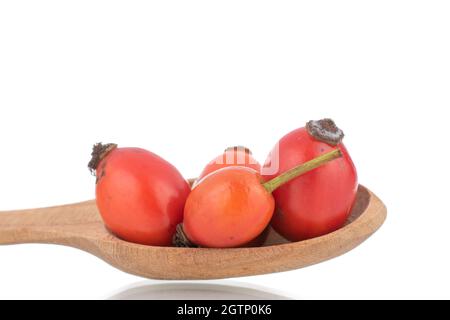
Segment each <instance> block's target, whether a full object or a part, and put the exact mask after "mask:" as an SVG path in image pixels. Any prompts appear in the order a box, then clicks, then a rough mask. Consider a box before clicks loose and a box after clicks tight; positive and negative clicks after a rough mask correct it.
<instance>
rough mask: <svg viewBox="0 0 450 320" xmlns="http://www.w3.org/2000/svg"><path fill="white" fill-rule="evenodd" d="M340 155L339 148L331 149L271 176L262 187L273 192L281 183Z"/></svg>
mask: <svg viewBox="0 0 450 320" xmlns="http://www.w3.org/2000/svg"><path fill="white" fill-rule="evenodd" d="M340 157H342V152H341V150H339V149H336V150H333V151H331V152H328V153H325V154H324V155H321V156H319V157H317V158H315V159H313V160H310V161H308V162H305V163H303V164H301V165H299V166H297V167H294V168H292V169H290V170H288V171H286V172H285V173H282V174H280V175H279V176H278V177H275V178H273V179H272V180H269V181H267V182H265V183H263V186H264V188H266V190H267V191H268V192H270V193H272V192H274V191H275V190H276V189H277V188H279V187H281V186H282V185H283V184H285V183H287V182H289V181H291V180H292V179H295V178H297V177H299V176H301V175H303V174H305V173H307V172H309V171H311V170H314V169H316V168H318V167H321V166H323V165H324V164H326V163H328V162H330V161H333V160H335V159H337V158H340Z"/></svg>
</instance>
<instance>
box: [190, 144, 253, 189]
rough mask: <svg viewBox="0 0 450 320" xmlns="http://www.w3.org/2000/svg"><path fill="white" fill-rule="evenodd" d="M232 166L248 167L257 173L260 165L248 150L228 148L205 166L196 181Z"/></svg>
mask: <svg viewBox="0 0 450 320" xmlns="http://www.w3.org/2000/svg"><path fill="white" fill-rule="evenodd" d="M233 166H241V167H248V168H252V169H253V170H256V171H257V172H260V171H261V165H260V164H259V163H258V161H256V159H255V158H254V157H253V156H252V154H251V152H250V151H248V149H244V148H238V147H236V148H229V149H227V150H225V152H224V153H223V154H221V155H219V156H217V157H216V158H214V159H213V160H211V161H210V162H209V163H208V164H207V165H206V167H205V168H204V169H203V171H202V173H201V174H200V175H199V176H198V178H197V181H200V180H201V179H202V178H204V177H206V176H207V175H208V174H210V173H212V172H214V171H217V170H219V169H222V168H227V167H233Z"/></svg>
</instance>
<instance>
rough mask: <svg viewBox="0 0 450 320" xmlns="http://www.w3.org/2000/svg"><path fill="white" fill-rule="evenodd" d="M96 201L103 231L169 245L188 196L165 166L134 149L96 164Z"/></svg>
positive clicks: (183, 184) (185, 187)
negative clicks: (105, 228) (107, 230)
mask: <svg viewBox="0 0 450 320" xmlns="http://www.w3.org/2000/svg"><path fill="white" fill-rule="evenodd" d="M96 175H97V179H98V181H97V186H96V202H97V206H98V209H99V211H100V214H101V216H102V218H103V221H104V222H105V225H106V227H107V228H108V229H109V230H110V231H111V232H112V233H114V234H115V235H117V236H118V237H119V238H121V239H123V240H126V241H129V242H134V243H139V244H145V245H152V246H170V245H171V242H172V236H173V234H174V233H175V228H176V225H177V224H178V223H180V222H181V221H182V220H183V208H184V203H185V200H186V198H187V196H188V194H189V192H190V188H189V185H188V183H187V182H186V180H185V179H184V178H183V177H182V176H181V174H180V173H179V172H178V170H177V169H176V168H175V167H174V166H172V165H171V164H170V163H168V162H167V161H165V160H164V159H162V158H161V157H159V156H157V155H156V154H154V153H152V152H150V151H147V150H144V149H139V148H119V149H115V150H113V151H111V152H110V153H109V154H108V155H107V156H106V157H105V158H104V159H103V160H101V161H100V163H99V165H98V167H97V171H96Z"/></svg>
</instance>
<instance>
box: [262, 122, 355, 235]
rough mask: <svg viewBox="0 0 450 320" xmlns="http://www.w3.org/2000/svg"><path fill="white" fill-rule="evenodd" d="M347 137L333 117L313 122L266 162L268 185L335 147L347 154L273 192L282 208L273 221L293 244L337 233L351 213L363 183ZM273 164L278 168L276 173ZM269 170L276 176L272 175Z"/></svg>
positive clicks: (286, 139) (290, 136) (285, 139)
mask: <svg viewBox="0 0 450 320" xmlns="http://www.w3.org/2000/svg"><path fill="white" fill-rule="evenodd" d="M343 137H344V134H343V132H342V130H340V129H339V128H338V127H337V126H336V125H335V123H334V122H333V121H332V120H331V119H323V120H319V121H310V122H308V124H307V125H306V127H304V128H300V129H297V130H294V131H292V132H290V133H288V134H287V135H286V136H284V137H283V138H282V139H281V140H280V141H279V142H278V144H277V145H276V146H275V148H274V149H273V151H272V152H271V154H270V155H269V157H268V158H267V160H266V163H265V164H264V168H263V170H262V175H263V177H264V180H265V181H268V180H270V179H272V178H273V177H275V176H277V175H279V174H280V173H283V172H285V171H287V170H289V169H290V168H293V167H295V166H297V165H298V164H300V163H303V162H305V161H306V160H308V159H311V158H315V157H317V156H320V155H322V154H324V153H327V152H330V151H332V150H334V149H339V150H340V151H341V152H342V157H341V158H340V159H337V160H335V161H332V162H329V163H327V164H326V165H324V166H322V167H320V168H318V169H316V170H314V171H311V172H309V173H307V174H305V175H302V176H300V177H298V178H296V179H293V180H291V181H289V182H288V183H286V184H284V185H283V186H281V187H280V188H278V189H277V190H275V191H274V193H273V196H274V198H275V201H276V205H277V209H276V212H275V214H274V216H273V219H272V222H271V223H272V226H273V228H274V229H275V230H276V231H277V232H278V233H280V234H281V235H282V236H284V237H285V238H287V239H288V240H291V241H300V240H304V239H309V238H313V237H317V236H321V235H324V234H327V233H329V232H332V231H335V230H337V229H339V228H340V227H342V226H343V225H344V223H345V222H346V220H347V218H348V216H349V215H350V212H351V209H352V206H353V204H354V202H355V197H356V191H357V188H358V181H357V174H356V169H355V166H354V165H353V162H352V159H351V158H350V155H349V153H348V151H347V149H346V148H345V146H344V144H343V143H342V139H343ZM273 164H278V168H275V170H273V168H271V167H272V166H273ZM269 168H271V169H272V170H273V172H270V173H267V172H268V169H269Z"/></svg>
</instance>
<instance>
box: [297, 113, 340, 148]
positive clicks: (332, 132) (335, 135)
mask: <svg viewBox="0 0 450 320" xmlns="http://www.w3.org/2000/svg"><path fill="white" fill-rule="evenodd" d="M306 130H307V131H308V133H309V134H310V135H311V136H312V137H313V138H315V139H316V140H319V141H322V142H325V143H327V144H329V145H331V146H337V145H338V144H340V143H341V142H342V139H344V132H343V131H342V130H341V129H339V128H338V127H337V126H336V124H335V123H334V121H333V120H331V119H322V120H311V121H309V122H308V123H307V124H306Z"/></svg>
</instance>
